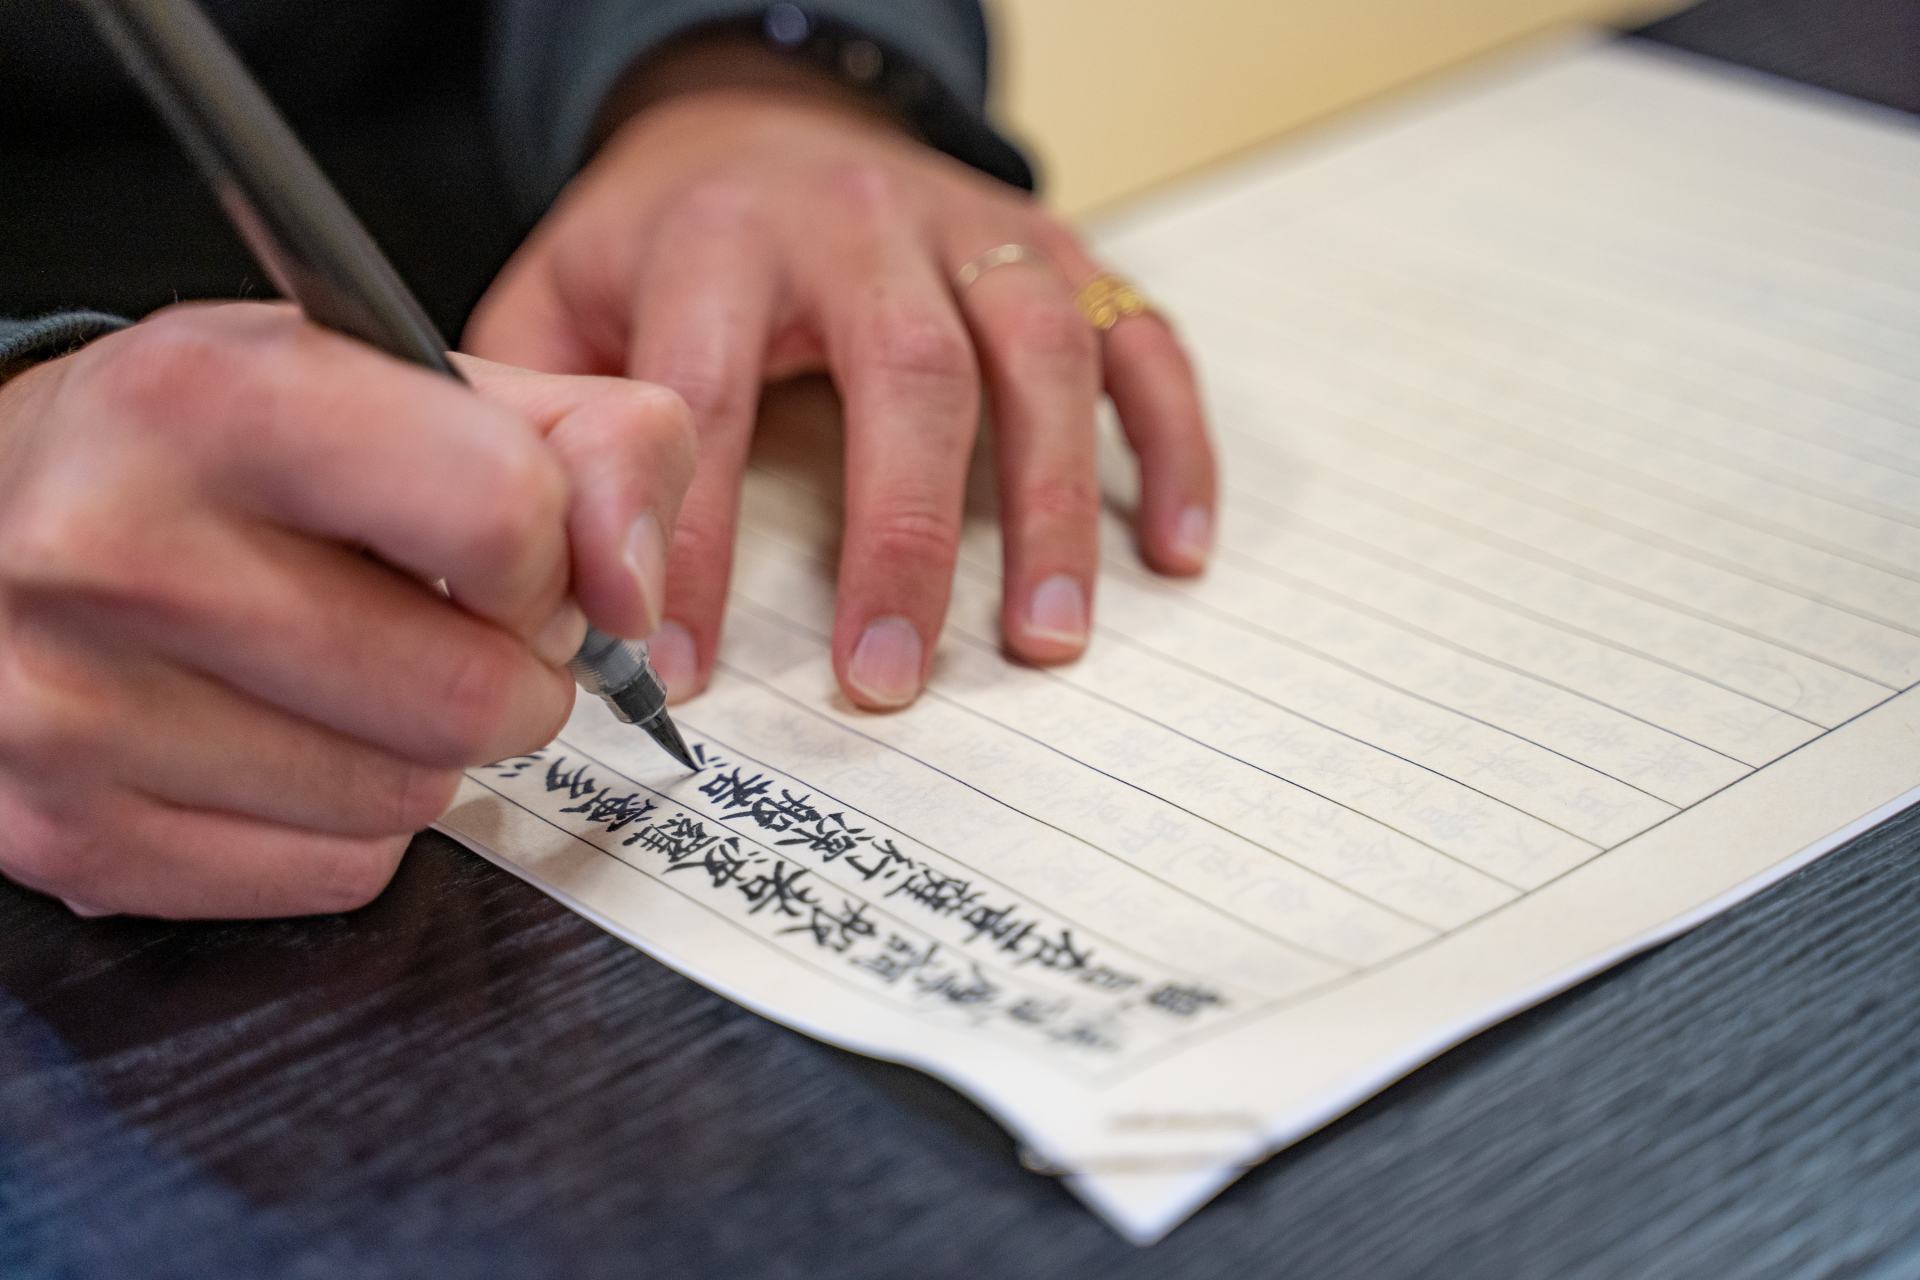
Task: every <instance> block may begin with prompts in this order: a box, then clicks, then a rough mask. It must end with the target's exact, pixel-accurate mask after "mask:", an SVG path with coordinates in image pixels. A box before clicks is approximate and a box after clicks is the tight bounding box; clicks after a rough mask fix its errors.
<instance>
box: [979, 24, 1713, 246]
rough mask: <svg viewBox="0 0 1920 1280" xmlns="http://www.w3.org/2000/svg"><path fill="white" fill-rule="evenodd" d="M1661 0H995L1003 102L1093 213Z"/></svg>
mask: <svg viewBox="0 0 1920 1280" xmlns="http://www.w3.org/2000/svg"><path fill="white" fill-rule="evenodd" d="M1677 7H1678V6H1677V5H1676V4H1672V3H1661V0H990V3H989V8H990V11H991V13H992V15H993V18H994V21H995V33H996V38H997V40H998V41H999V52H1000V55H1001V58H1000V62H999V65H998V71H999V75H1000V86H999V88H1000V98H999V107H1000V110H1001V112H1002V114H1003V116H1004V117H1005V118H1006V119H1007V120H1008V121H1010V122H1011V123H1012V124H1013V126H1014V127H1015V128H1016V129H1018V130H1020V131H1021V133H1022V135H1023V136H1024V138H1025V139H1026V141H1027V142H1028V143H1029V144H1030V145H1032V147H1033V149H1034V150H1035V151H1036V152H1037V153H1038V155H1039V158H1040V160H1041V161H1042V163H1044V164H1045V166H1046V170H1047V175H1048V194H1049V195H1050V197H1051V198H1052V199H1053V201H1054V203H1055V204H1056V206H1057V207H1059V208H1062V209H1064V210H1066V211H1067V212H1069V213H1074V214H1080V213H1085V212H1087V211H1089V210H1092V209H1095V208H1097V207H1099V206H1101V205H1103V204H1107V203H1110V202H1112V201H1114V200H1116V199H1119V198H1121V197H1123V196H1125V195H1127V194H1129V193H1132V192H1136V191H1139V190H1141V189H1142V188H1145V187H1148V186H1151V185H1153V184H1154V183H1156V182H1160V181H1164V180H1165V179H1167V178H1169V177H1172V176H1174V175H1175V174H1178V173H1181V172H1183V171H1186V170H1190V169H1193V168H1196V167H1199V166H1202V165H1205V164H1206V163H1208V162H1209V161H1213V160H1218V159H1220V158H1221V157H1223V156H1226V155H1229V154H1231V153H1232V152H1235V151H1238V150H1241V149H1243V148H1245V147H1247V146H1249V145H1251V144H1253V143H1256V142H1259V141H1262V140H1265V139H1268V138H1271V137H1272V136H1274V135H1275V134H1277V133H1279V132H1281V131H1282V130H1285V129H1289V128H1292V127H1294V126H1296V125H1300V124H1303V123H1305V122H1307V121H1310V120H1313V119H1315V118H1317V117H1320V116H1324V115H1327V114H1329V113H1331V112H1333V111H1337V110H1339V109H1340V108H1342V107H1346V106H1350V105H1352V104H1353V103H1355V102H1358V101H1360V100H1362V99H1364V98H1367V97H1370V96H1372V95H1374V94H1377V93H1379V92H1381V91H1382V90H1384V89H1387V88H1391V87H1393V86H1395V85H1399V84H1404V83H1406V82H1408V81H1410V80H1413V79H1416V78H1418V77H1420V76H1422V75H1424V74H1427V73H1430V72H1432V71H1435V70H1437V69H1439V68H1441V67H1445V66H1447V65H1449V64H1451V63H1456V62H1459V61H1461V60H1463V59H1465V58H1468V57H1471V56H1472V55H1474V54H1476V53H1481V52H1484V51H1486V50H1488V49H1492V48H1495V47H1497V46H1499V45H1501V44H1505V43H1508V42H1510V41H1513V40H1515V39H1518V38H1520V37H1522V36H1525V35H1529V34H1532V33H1534V32H1538V31H1542V30H1545V29H1548V28H1550V27H1553V26H1556V25H1563V24H1567V23H1571V22H1580V21H1589V22H1603V23H1604V22H1624V21H1627V20H1645V19H1646V18H1648V17H1650V16H1653V15H1654V14H1656V13H1658V12H1662V11H1665V10H1670V9H1673V8H1677Z"/></svg>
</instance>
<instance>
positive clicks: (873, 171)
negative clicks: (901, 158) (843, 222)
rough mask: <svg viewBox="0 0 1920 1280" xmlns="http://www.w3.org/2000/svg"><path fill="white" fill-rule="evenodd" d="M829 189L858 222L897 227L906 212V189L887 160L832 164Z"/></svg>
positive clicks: (829, 170) (871, 225)
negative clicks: (884, 162) (881, 162)
mask: <svg viewBox="0 0 1920 1280" xmlns="http://www.w3.org/2000/svg"><path fill="white" fill-rule="evenodd" d="M825 181H826V184H827V189H828V191H829V192H830V193H831V195H832V197H833V200H834V202H835V203H836V204H838V205H839V206H840V208H841V212H842V214H843V216H846V217H848V218H850V219H851V220H852V221H853V223H854V224H855V225H858V226H867V227H898V226H899V225H900V224H901V222H902V220H903V219H904V218H905V216H906V212H907V201H908V197H907V191H906V188H905V185H904V184H903V183H902V182H901V180H900V176H899V174H897V173H895V172H894V171H893V169H892V168H890V167H889V166H887V165H885V164H880V163H876V162H874V161H870V160H853V161H848V162H846V163H844V164H838V165H834V166H832V167H830V168H829V169H828V170H827V171H826V174H825Z"/></svg>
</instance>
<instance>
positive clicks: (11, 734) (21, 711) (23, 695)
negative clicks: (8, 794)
mask: <svg viewBox="0 0 1920 1280" xmlns="http://www.w3.org/2000/svg"><path fill="white" fill-rule="evenodd" d="M8 649H9V652H8V653H7V655H6V656H5V657H0V705H4V706H5V708H6V714H5V715H3V716H0V760H6V761H8V762H10V763H12V764H14V765H15V766H16V767H19V768H22V769H26V770H39V769H54V770H59V771H63V772H66V773H68V774H69V775H70V774H71V772H72V766H73V763H74V762H75V761H78V760H90V759H93V758H94V757H95V750H96V748H97V747H98V746H99V745H100V744H101V743H102V742H104V741H106V740H107V739H108V737H109V736H110V734H111V717H110V715H109V714H108V712H107V710H106V708H104V707H103V706H102V705H100V701H99V699H97V698H92V697H89V696H87V695H86V694H85V693H84V692H83V691H80V690H76V689H71V688H65V687H61V686H60V685H57V684H55V683H54V682H52V681H50V680H47V679H43V678H40V677H39V676H38V675H36V674H35V673H34V672H31V671H29V670H27V669H26V665H27V664H26V662H25V661H24V659H23V654H22V650H21V647H20V646H17V645H10V646H8Z"/></svg>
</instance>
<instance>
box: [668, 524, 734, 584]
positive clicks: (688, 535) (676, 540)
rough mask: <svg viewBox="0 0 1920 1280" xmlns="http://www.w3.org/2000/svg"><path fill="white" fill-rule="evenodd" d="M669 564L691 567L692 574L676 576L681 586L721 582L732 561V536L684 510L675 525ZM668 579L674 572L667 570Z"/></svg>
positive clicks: (720, 527)
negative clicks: (720, 579)
mask: <svg viewBox="0 0 1920 1280" xmlns="http://www.w3.org/2000/svg"><path fill="white" fill-rule="evenodd" d="M669 560H670V562H671V564H672V565H688V566H692V567H693V569H692V571H690V572H688V573H682V574H678V575H677V577H678V580H679V582H681V583H687V582H707V581H710V580H711V578H712V577H714V576H718V577H720V578H722V579H724V576H725V574H726V571H727V566H728V565H729V564H730V563H731V562H732V560H733V536H732V532H731V530H730V529H729V527H728V526H727V525H725V524H724V523H722V522H721V521H719V520H715V519H711V518H705V519H702V518H697V517H695V516H693V515H690V514H689V513H687V512H686V511H684V510H683V511H682V512H681V516H680V519H679V520H677V521H675V522H674V526H673V551H672V554H671V556H670V557H669ZM667 576H668V578H669V579H674V578H675V577H676V574H675V571H674V570H673V569H672V568H669V571H668V575H667ZM676 589H678V588H676Z"/></svg>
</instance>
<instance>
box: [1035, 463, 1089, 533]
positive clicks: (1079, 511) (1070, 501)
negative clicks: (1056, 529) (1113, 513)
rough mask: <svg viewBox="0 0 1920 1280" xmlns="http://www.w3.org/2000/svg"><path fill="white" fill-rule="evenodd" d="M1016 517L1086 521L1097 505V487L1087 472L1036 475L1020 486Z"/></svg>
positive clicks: (1060, 522) (1037, 521) (1048, 521)
mask: <svg viewBox="0 0 1920 1280" xmlns="http://www.w3.org/2000/svg"><path fill="white" fill-rule="evenodd" d="M1018 501H1019V506H1020V518H1021V521H1022V522H1023V523H1026V524H1039V525H1048V526H1058V525H1066V524H1090V523H1092V521H1093V519H1094V516H1095V513H1096V512H1097V511H1098V510H1099V506H1100V486H1099V482H1098V481H1097V480H1096V479H1095V477H1094V476H1093V474H1092V473H1091V472H1086V473H1084V474H1080V473H1076V474H1071V475H1054V476H1046V477H1042V478H1037V479H1035V480H1032V481H1030V482H1028V483H1027V484H1025V485H1023V486H1021V488H1020V490H1019V495H1018Z"/></svg>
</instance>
